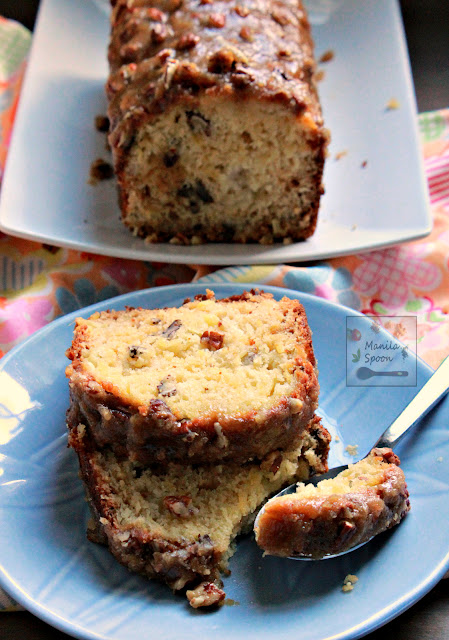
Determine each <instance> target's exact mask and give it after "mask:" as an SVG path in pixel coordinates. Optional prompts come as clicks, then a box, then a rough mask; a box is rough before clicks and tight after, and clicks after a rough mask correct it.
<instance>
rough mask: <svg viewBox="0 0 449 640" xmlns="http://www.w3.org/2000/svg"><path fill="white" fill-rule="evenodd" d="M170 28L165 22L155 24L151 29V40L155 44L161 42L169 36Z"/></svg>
mask: <svg viewBox="0 0 449 640" xmlns="http://www.w3.org/2000/svg"><path fill="white" fill-rule="evenodd" d="M168 35H169V30H168V29H167V27H166V26H165V25H163V24H155V25H154V27H153V28H152V29H151V41H152V42H154V44H161V42H164V40H165V39H166V38H167V37H168Z"/></svg>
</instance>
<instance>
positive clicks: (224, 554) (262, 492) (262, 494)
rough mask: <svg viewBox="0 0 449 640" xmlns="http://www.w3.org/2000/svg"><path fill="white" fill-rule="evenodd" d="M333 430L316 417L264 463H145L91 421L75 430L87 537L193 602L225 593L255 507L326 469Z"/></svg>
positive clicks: (216, 598) (211, 599) (73, 437)
mask: <svg viewBox="0 0 449 640" xmlns="http://www.w3.org/2000/svg"><path fill="white" fill-rule="evenodd" d="M329 440H330V438H329V434H328V433H327V431H326V430H325V429H324V428H323V427H321V425H320V421H319V419H318V418H317V417H315V418H314V419H313V420H312V421H311V423H310V425H309V426H308V428H307V429H306V430H305V431H304V432H303V435H302V438H301V442H300V444H299V445H298V446H297V447H296V448H295V449H290V450H289V451H277V452H273V453H271V454H270V455H269V456H267V458H266V459H265V460H263V461H262V462H260V463H254V462H253V463H247V464H245V465H238V464H235V463H232V462H228V463H227V464H220V465H216V464H215V465H202V466H201V465H186V464H179V463H169V464H168V465H165V466H164V468H163V469H162V468H161V467H160V466H152V467H149V466H146V467H144V466H142V465H140V464H138V463H135V462H131V461H129V460H117V458H116V456H115V455H114V454H113V453H112V451H110V450H108V449H107V448H106V449H104V450H99V449H98V448H97V446H96V444H95V442H94V441H93V439H92V437H91V433H90V430H89V428H88V427H86V426H85V425H83V424H79V425H77V426H74V427H72V428H71V429H70V436H69V441H70V444H71V446H72V447H73V448H74V449H75V451H76V452H77V454H78V457H79V461H80V468H81V476H82V478H83V480H84V483H85V486H86V489H87V495H88V499H89V502H90V504H91V506H92V510H93V515H94V518H93V522H92V524H91V526H90V530H89V537H90V538H91V539H92V540H93V541H95V542H102V543H105V544H107V545H108V546H109V549H110V551H111V552H112V553H113V555H114V556H115V557H116V558H117V560H118V561H119V562H121V563H122V564H123V565H125V566H126V567H128V568H129V569H131V570H132V571H135V572H138V573H141V574H143V575H145V576H147V577H150V578H157V579H159V580H162V581H164V582H166V583H167V584H168V585H169V586H170V587H171V588H172V589H173V590H174V591H179V590H184V589H185V588H186V587H188V588H189V590H188V591H187V597H188V599H189V601H190V604H191V605H192V606H193V607H200V606H210V605H213V604H218V603H219V602H220V601H222V600H223V598H224V597H225V594H224V591H223V589H222V583H221V581H220V572H221V571H223V570H225V569H226V567H227V563H228V560H229V558H230V556H231V555H232V554H233V553H234V550H235V546H234V545H233V541H234V539H235V537H236V536H237V535H238V534H239V533H243V532H245V531H248V530H250V529H251V526H252V522H253V518H254V513H255V511H256V510H257V508H258V507H259V506H260V505H261V504H262V503H263V502H264V501H265V500H266V499H267V498H268V497H269V496H270V495H272V494H273V493H276V492H277V491H279V490H280V489H281V488H282V487H283V486H284V485H287V484H290V483H291V482H294V481H295V480H298V479H299V480H304V479H307V478H308V477H309V475H310V474H311V473H314V472H318V473H320V472H323V471H325V470H326V468H327V465H326V461H327V454H328V448H329Z"/></svg>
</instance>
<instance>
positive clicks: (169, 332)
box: [161, 320, 182, 340]
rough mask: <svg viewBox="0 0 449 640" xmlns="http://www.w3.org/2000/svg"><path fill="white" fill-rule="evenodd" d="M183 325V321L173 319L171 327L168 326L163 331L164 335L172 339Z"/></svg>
mask: <svg viewBox="0 0 449 640" xmlns="http://www.w3.org/2000/svg"><path fill="white" fill-rule="evenodd" d="M181 326H182V322H181V320H173V322H172V323H171V325H170V326H169V327H167V328H166V329H165V330H164V331H163V332H162V334H161V335H162V336H163V337H164V338H167V340H171V339H172V338H173V337H174V335H175V333H176V332H177V331H178V329H179V328H180V327H181Z"/></svg>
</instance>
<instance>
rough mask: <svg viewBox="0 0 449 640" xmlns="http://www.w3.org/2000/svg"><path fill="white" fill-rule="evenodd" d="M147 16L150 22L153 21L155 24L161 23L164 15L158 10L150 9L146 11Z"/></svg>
mask: <svg viewBox="0 0 449 640" xmlns="http://www.w3.org/2000/svg"><path fill="white" fill-rule="evenodd" d="M147 16H148V17H149V18H150V20H154V21H155V22H163V21H164V19H165V14H164V13H162V11H160V10H159V9H156V7H150V8H149V9H147Z"/></svg>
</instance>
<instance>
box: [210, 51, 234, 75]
mask: <svg viewBox="0 0 449 640" xmlns="http://www.w3.org/2000/svg"><path fill="white" fill-rule="evenodd" d="M236 62H237V58H236V56H235V54H234V53H233V51H231V50H230V49H219V50H218V51H215V53H213V54H212V55H211V56H210V57H209V60H208V61H207V70H208V71H210V72H211V73H227V72H228V71H231V69H232V68H233V66H235V63H236Z"/></svg>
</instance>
